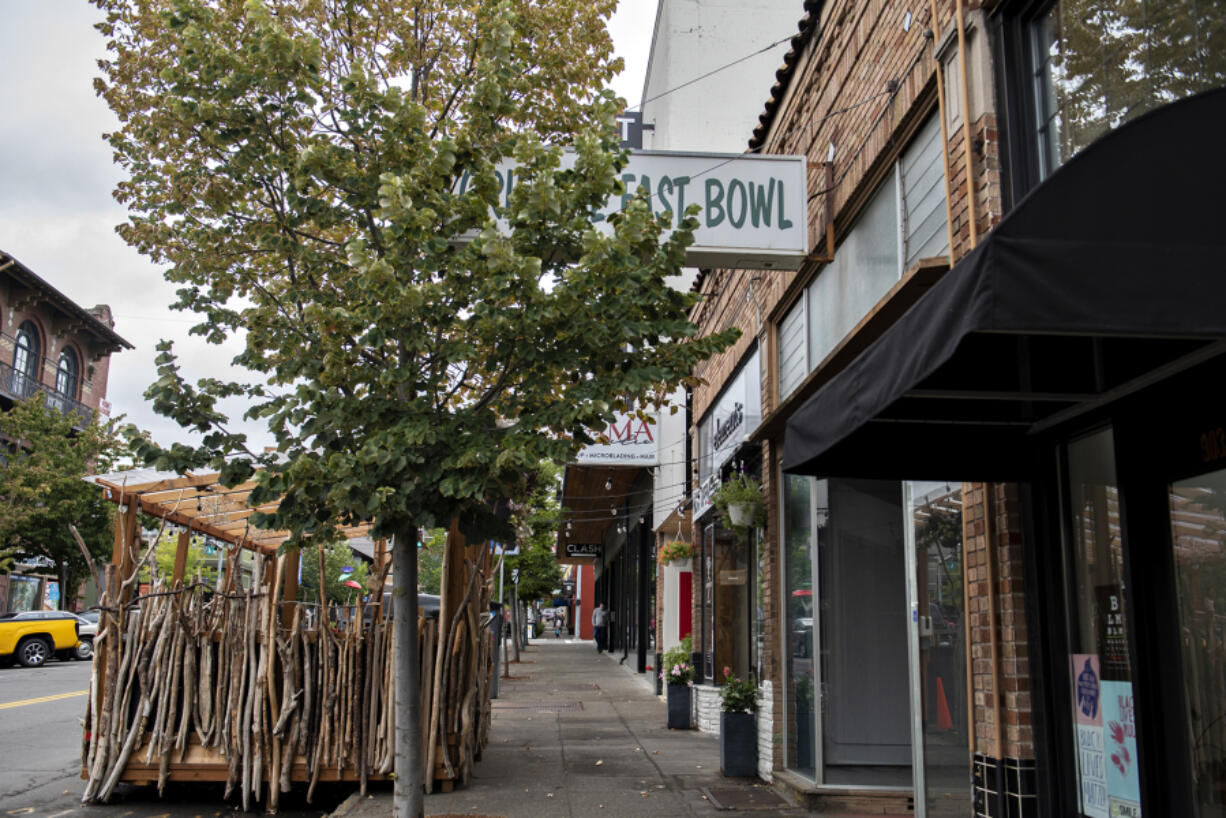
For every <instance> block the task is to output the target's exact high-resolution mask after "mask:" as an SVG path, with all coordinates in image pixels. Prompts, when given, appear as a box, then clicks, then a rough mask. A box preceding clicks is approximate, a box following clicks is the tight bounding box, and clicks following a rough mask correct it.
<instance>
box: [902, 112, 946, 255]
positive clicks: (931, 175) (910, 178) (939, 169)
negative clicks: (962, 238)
mask: <svg viewBox="0 0 1226 818" xmlns="http://www.w3.org/2000/svg"><path fill="white" fill-rule="evenodd" d="M898 178H899V184H900V187H901V188H902V219H903V226H902V237H903V269H904V270H909V269H911V267H912V266H913V265H914V264H915V263H916V262H918V261H919V260H920V259H923V258H933V257H939V256H945V255H948V254H949V230H948V224H947V222H946V220H945V161H944V155H943V154H942V153H941V120H940V119H938V118H937V116H935V115H934V116H930V117H929V118H928V121H927V122H926V123H924V126H923V127H922V128H920V130H919V133H917V134H916V135H915V138H914V139H912V140H911V144H909V145H907V149H906V150H905V151H903V154H902V156H901V157H900V158H899V160H898Z"/></svg>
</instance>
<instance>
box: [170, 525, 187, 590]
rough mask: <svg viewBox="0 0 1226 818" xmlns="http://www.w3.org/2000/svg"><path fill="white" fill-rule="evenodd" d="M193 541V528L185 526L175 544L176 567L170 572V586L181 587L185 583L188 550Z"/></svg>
mask: <svg viewBox="0 0 1226 818" xmlns="http://www.w3.org/2000/svg"><path fill="white" fill-rule="evenodd" d="M191 543H192V530H191V529H190V528H185V529H183V530H182V531H180V532H179V541H178V542H177V543H176V544H175V567H174V569H173V571H172V572H171V574H170V587H171V588H179V587H182V585H183V574H184V573H185V572H186V571H187V551H188V548H190V547H191Z"/></svg>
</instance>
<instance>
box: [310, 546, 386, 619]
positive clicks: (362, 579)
mask: <svg viewBox="0 0 1226 818" xmlns="http://www.w3.org/2000/svg"><path fill="white" fill-rule="evenodd" d="M299 562H300V564H301V565H302V578H301V579H300V580H299V582H298V588H299V594H298V598H299V599H304V600H308V601H315V600H318V599H319V553H318V552H317V551H316V550H315V548H313V547H311V548H306V549H304V550H303V551H302V556H301V559H300V560H299ZM347 568H348V569H351V570H348V571H346V570H345V569H347ZM369 574H370V566H369V565H367V564H366V562H365V561H364V560H362V558H361V557H359V556H358V555H357V554H355V553H353V549H352V548H350V547H349V544H348V543H346V542H343V541H337V542H333V543H328V544H327V545H325V546H324V590H325V592H326V593H327V597H328V600H329V601H331V602H335V603H338V604H345V603H348V602H353V601H354V600H356V599H358V598H359V597H360V596H362V595H363V594H365V593H366V590H365V589H366V580H367V577H368V575H369ZM341 577H344V579H341ZM346 580H350V581H353V582H356V583H358V584H359V585H361V586H362V590H361V591H358V590H357V589H355V588H353V587H351V586H349V585H346V584H345V581H346Z"/></svg>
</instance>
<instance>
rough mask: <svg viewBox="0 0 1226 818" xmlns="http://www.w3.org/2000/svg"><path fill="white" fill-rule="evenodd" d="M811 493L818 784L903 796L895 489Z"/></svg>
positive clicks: (901, 573) (852, 485)
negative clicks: (890, 790)
mask: <svg viewBox="0 0 1226 818" xmlns="http://www.w3.org/2000/svg"><path fill="white" fill-rule="evenodd" d="M818 490H819V495H818V501H817V502H818V508H819V509H820V508H823V507H824V508H827V509H828V516H827V517H826V519H825V521H824V525H822V526H820V527H819V528H818V531H817V562H818V565H817V576H818V589H817V591H818V598H819V600H820V603H819V605H818V630H819V634H820V635H819V639H820V652H819V655H820V657H821V660H820V673H821V693H822V696H821V717H822V719H821V725H822V728H821V734H822V780H823V782H824V783H826V784H833V785H845V786H857V785H863V786H896V787H910V786H911V781H912V776H911V772H912V766H911V764H912V759H911V702H910V698H911V696H910V683H909V675H908V672H907V668H908V654H907V641H908V633H907V620H908V617H907V569H906V544H905V540H904V535H903V525H904V521H905V516H904V511H903V505H902V487H901V485H900V484H899V483H897V482H892V481H886V480H827V481H822V482H821V483H819V484H818ZM825 497H828V498H829V499H828V500H826V501H825V502H823V499H824V498H825Z"/></svg>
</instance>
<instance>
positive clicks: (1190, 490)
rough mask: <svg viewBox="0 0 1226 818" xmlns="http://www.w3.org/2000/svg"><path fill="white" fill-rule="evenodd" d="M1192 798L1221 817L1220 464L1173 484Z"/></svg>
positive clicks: (1223, 607) (1223, 549)
mask: <svg viewBox="0 0 1226 818" xmlns="http://www.w3.org/2000/svg"><path fill="white" fill-rule="evenodd" d="M1170 503H1171V541H1172V543H1173V545H1174V548H1175V581H1176V584H1177V587H1178V594H1179V632H1180V635H1181V638H1180V645H1181V647H1182V649H1183V669H1184V684H1185V689H1186V699H1187V703H1188V712H1187V722H1188V728H1189V732H1190V736H1191V742H1192V746H1191V756H1192V776H1193V781H1194V782H1195V789H1194V792H1193V803H1194V804H1195V805H1196V807H1197V813H1196V814H1197V815H1198V816H1200V818H1209V816H1218V817H1219V818H1220V816H1226V471H1215V472H1212V473H1210V474H1205V475H1201V476H1199V477H1196V478H1193V479H1190V480H1184V481H1181V482H1178V483H1175V484H1174V485H1172V486H1171V492H1170Z"/></svg>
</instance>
